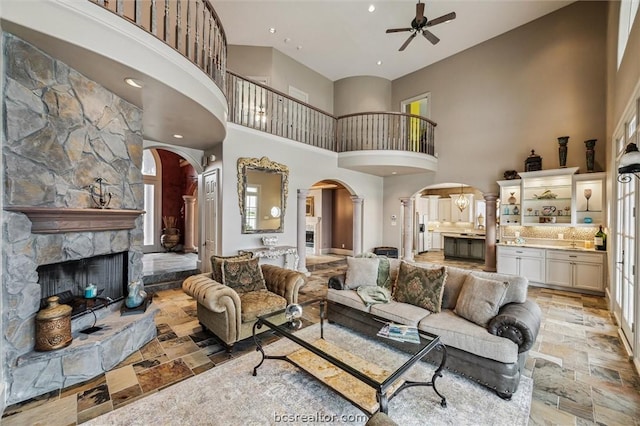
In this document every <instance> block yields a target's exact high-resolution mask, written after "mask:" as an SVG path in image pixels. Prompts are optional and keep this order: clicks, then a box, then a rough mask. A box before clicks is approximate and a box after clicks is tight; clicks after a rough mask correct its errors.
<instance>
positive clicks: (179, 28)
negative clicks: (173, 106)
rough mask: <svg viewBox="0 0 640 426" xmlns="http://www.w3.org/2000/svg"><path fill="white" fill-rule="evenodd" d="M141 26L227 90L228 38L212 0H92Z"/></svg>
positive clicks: (222, 88)
mask: <svg viewBox="0 0 640 426" xmlns="http://www.w3.org/2000/svg"><path fill="white" fill-rule="evenodd" d="M89 1H91V2H92V3H96V4H98V5H100V6H102V7H104V8H105V9H108V10H110V11H112V12H114V13H116V14H117V15H119V16H121V17H123V18H125V19H127V20H128V21H130V22H132V23H133V24H135V25H137V26H139V27H140V28H142V29H143V30H145V31H147V32H148V33H150V34H153V35H154V36H156V37H157V38H158V39H160V40H162V41H163V42H164V43H166V44H167V45H169V46H171V47H172V48H174V49H175V50H177V51H178V52H180V53H181V54H182V55H184V56H185V57H186V58H187V59H189V60H190V61H191V62H193V63H194V64H195V65H197V66H198V67H199V68H200V69H201V70H202V71H204V72H205V73H206V74H208V75H209V76H210V77H211V78H212V79H213V81H214V82H215V83H216V84H217V85H218V87H219V88H220V90H223V91H224V87H225V78H226V69H227V38H226V36H225V33H224V28H223V27H222V23H221V22H220V19H219V18H218V15H216V12H215V10H214V9H213V6H212V5H211V4H210V3H209V1H208V0H89Z"/></svg>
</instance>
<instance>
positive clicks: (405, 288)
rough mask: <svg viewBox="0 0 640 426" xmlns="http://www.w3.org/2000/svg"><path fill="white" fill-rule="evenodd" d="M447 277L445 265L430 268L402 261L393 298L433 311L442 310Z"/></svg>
mask: <svg viewBox="0 0 640 426" xmlns="http://www.w3.org/2000/svg"><path fill="white" fill-rule="evenodd" d="M446 279H447V271H446V268H445V267H444V266H442V267H440V268H437V269H429V268H421V267H419V266H415V265H410V264H408V263H406V262H402V263H401V264H400V272H399V273H398V279H397V280H396V285H395V287H394V288H393V298H394V300H396V301H398V302H404V303H409V304H412V305H415V306H419V307H421V308H425V309H428V310H429V311H431V312H440V307H441V305H442V293H443V291H444V286H445V281H446Z"/></svg>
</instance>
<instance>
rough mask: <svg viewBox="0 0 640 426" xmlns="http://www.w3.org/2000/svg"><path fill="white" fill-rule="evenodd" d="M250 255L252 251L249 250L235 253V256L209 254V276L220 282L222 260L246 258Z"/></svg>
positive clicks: (250, 256)
mask: <svg viewBox="0 0 640 426" xmlns="http://www.w3.org/2000/svg"><path fill="white" fill-rule="evenodd" d="M252 257H253V253H251V252H247V253H243V254H236V255H235V256H216V255H213V256H211V278H213V280H214V281H218V282H219V283H220V284H222V262H224V261H225V260H246V259H251V258H252Z"/></svg>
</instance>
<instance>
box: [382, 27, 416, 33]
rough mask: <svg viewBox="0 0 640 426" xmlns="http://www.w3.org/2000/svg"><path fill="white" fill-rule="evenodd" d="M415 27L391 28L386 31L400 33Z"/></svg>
mask: <svg viewBox="0 0 640 426" xmlns="http://www.w3.org/2000/svg"><path fill="white" fill-rule="evenodd" d="M412 29H413V28H389V29H388V30H387V31H386V33H387V34H389V33H399V32H403V31H411V30H412Z"/></svg>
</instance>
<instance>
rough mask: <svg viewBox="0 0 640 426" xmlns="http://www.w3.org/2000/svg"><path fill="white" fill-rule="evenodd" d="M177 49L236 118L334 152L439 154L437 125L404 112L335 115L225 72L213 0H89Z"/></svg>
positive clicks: (223, 48)
mask: <svg viewBox="0 0 640 426" xmlns="http://www.w3.org/2000/svg"><path fill="white" fill-rule="evenodd" d="M89 1H91V2H92V3H95V4H97V5H100V6H102V7H104V8H106V9H107V10H110V11H112V12H113V13H116V14H117V15H119V16H121V17H123V18H125V19H127V20H128V21H130V22H131V23H133V24H135V25H137V26H138V27H140V28H142V29H143V30H145V31H147V32H148V33H150V34H153V35H154V36H156V37H157V38H158V39H160V40H162V41H163V42H164V43H166V44H167V45H169V46H171V47H172V48H174V49H175V50H177V51H178V52H180V53H181V54H182V55H184V56H185V57H186V58H188V59H189V60H190V61H191V62H193V63H194V64H195V65H197V66H198V67H200V69H202V70H203V71H204V72H205V73H206V74H208V75H209V76H210V77H211V78H212V79H213V80H214V81H215V83H216V84H217V85H218V87H220V89H221V90H223V92H225V94H226V96H227V100H228V103H229V119H230V121H231V122H232V123H235V124H240V125H242V126H246V127H250V128H253V129H256V130H260V131H263V132H267V133H270V134H272V135H277V136H282V137H285V138H287V139H292V140H295V141H297V142H301V143H304V144H307V145H311V146H315V147H318V148H323V149H327V150H330V151H334V152H347V151H361V150H369V149H371V150H400V151H410V152H420V153H423V154H430V155H433V154H434V152H435V149H434V129H435V126H436V123H434V122H433V121H431V120H428V119H426V118H424V117H421V116H418V115H412V114H404V113H398V112H364V113H358V114H349V115H344V116H341V117H336V116H334V115H332V114H329V113H326V112H324V111H322V110H320V109H318V108H315V107H313V106H311V105H309V104H306V103H304V102H301V101H299V100H297V99H295V98H293V97H291V96H289V95H286V94H284V93H282V92H279V91H277V90H274V89H272V88H270V87H268V86H265V85H263V84H260V83H258V82H255V81H251V80H248V79H246V78H244V77H242V76H239V75H237V74H235V73H232V72H230V71H226V66H227V65H226V64H227V40H226V36H225V33H224V28H223V27H222V23H221V22H220V19H219V18H218V16H217V15H216V12H215V10H214V9H213V6H212V5H211V4H210V3H209V1H208V0H89Z"/></svg>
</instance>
